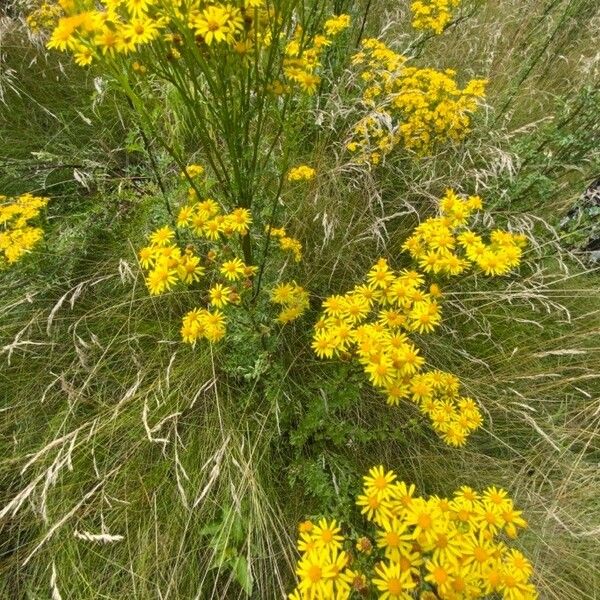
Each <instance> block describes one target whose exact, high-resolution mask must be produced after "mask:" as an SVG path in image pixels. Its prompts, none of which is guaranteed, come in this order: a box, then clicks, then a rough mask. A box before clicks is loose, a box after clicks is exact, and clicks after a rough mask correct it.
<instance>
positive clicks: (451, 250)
mask: <svg viewBox="0 0 600 600" xmlns="http://www.w3.org/2000/svg"><path fill="white" fill-rule="evenodd" d="M481 208H482V202H481V198H479V196H469V197H468V198H466V199H463V198H460V197H459V196H458V195H457V194H456V193H455V192H454V191H453V190H447V191H446V194H445V195H444V197H443V198H442V199H441V201H440V212H441V215H440V216H439V217H434V218H429V219H427V220H426V221H424V222H423V223H421V224H420V225H419V226H418V227H417V228H416V229H415V231H414V233H413V235H411V236H410V237H409V238H408V240H406V242H405V243H404V246H403V249H404V250H405V251H407V252H408V253H409V254H410V255H411V256H412V257H413V258H414V259H415V260H416V261H417V262H418V263H419V267H420V268H421V270H422V271H424V272H426V273H433V274H438V273H443V274H447V275H460V274H462V273H464V272H465V271H467V270H468V269H469V268H470V267H471V266H472V265H477V266H478V267H479V268H480V269H481V270H482V271H483V272H484V273H485V274H486V275H505V274H506V273H508V272H509V271H510V270H511V269H513V268H514V267H517V266H519V264H520V262H521V256H522V248H523V246H524V245H525V244H526V238H525V236H523V235H522V234H514V233H510V232H508V231H502V230H500V229H495V230H493V231H492V232H491V234H490V243H485V241H484V240H483V238H482V237H481V236H480V235H478V234H476V233H475V232H473V231H471V230H470V229H469V228H468V227H467V222H468V219H469V217H470V216H471V214H472V213H473V211H475V210H479V209H481Z"/></svg>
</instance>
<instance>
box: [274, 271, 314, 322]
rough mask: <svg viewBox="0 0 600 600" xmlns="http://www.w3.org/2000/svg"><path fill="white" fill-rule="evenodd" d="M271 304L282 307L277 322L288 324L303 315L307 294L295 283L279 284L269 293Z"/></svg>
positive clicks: (306, 306) (306, 303)
mask: <svg viewBox="0 0 600 600" xmlns="http://www.w3.org/2000/svg"><path fill="white" fill-rule="evenodd" d="M271 302H273V303H274V304H279V305H281V306H282V307H283V308H282V310H281V312H280V313H279V315H278V317H277V320H278V321H279V322H280V323H283V324H285V323H289V322H290V321H294V320H295V319H297V318H298V317H299V316H301V315H302V314H304V312H305V311H306V309H307V308H308V305H309V301H308V292H307V291H306V290H305V289H304V288H302V287H300V286H299V285H298V284H297V283H296V282H295V281H293V282H292V283H280V284H278V285H277V286H275V288H273V290H272V291H271Z"/></svg>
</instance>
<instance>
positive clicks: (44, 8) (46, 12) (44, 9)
mask: <svg viewBox="0 0 600 600" xmlns="http://www.w3.org/2000/svg"><path fill="white" fill-rule="evenodd" d="M62 12H63V11H62V8H61V7H60V6H59V5H58V4H56V3H55V2H47V1H45V0H44V2H42V3H41V4H40V5H39V6H38V7H37V8H35V9H34V10H32V11H31V12H30V13H29V14H28V15H27V19H26V22H27V26H28V27H29V29H31V31H32V32H33V33H39V32H41V31H46V30H48V29H50V28H52V27H54V25H55V24H56V22H57V21H58V19H59V17H60V16H61V15H62Z"/></svg>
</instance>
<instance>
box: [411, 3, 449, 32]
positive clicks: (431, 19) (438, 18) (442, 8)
mask: <svg viewBox="0 0 600 600" xmlns="http://www.w3.org/2000/svg"><path fill="white" fill-rule="evenodd" d="M459 4H460V0H415V1H414V2H412V3H411V5H410V10H411V11H412V26H413V27H414V28H415V29H429V30H431V31H433V32H434V33H436V34H438V35H439V34H440V33H442V32H443V31H444V29H445V28H446V26H447V25H448V23H450V20H451V19H452V12H453V11H454V10H455V9H456V8H457V7H458V5H459Z"/></svg>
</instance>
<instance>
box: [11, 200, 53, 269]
mask: <svg viewBox="0 0 600 600" xmlns="http://www.w3.org/2000/svg"><path fill="white" fill-rule="evenodd" d="M46 204H48V199H47V198H42V197H40V196H33V195H31V194H21V195H20V196H18V197H16V198H8V197H7V196H2V195H0V267H2V266H4V265H5V264H11V263H14V262H16V261H17V260H19V259H20V258H21V257H22V256H23V255H24V254H25V253H27V252H29V251H30V250H31V249H32V248H33V247H34V246H35V245H36V244H37V243H38V242H39V241H40V239H42V237H43V235H44V231H43V229H41V228H40V227H34V226H32V225H31V224H30V221H31V220H33V219H35V218H36V217H37V216H38V215H39V214H40V211H41V210H42V208H44V207H45V206H46Z"/></svg>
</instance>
